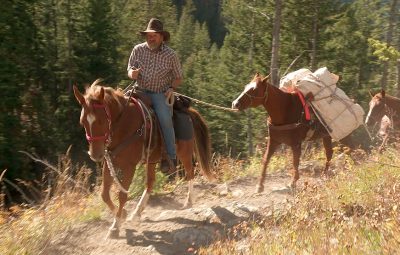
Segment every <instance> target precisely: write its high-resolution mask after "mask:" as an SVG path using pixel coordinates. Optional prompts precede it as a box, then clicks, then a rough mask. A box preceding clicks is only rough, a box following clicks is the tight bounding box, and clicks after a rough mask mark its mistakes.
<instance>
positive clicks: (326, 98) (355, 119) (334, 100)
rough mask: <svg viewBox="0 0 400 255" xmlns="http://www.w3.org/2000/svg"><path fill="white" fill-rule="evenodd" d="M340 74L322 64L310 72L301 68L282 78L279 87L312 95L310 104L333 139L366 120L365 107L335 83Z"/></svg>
mask: <svg viewBox="0 0 400 255" xmlns="http://www.w3.org/2000/svg"><path fill="white" fill-rule="evenodd" d="M338 80H339V76H337V75H336V74H334V73H331V72H329V71H328V69H327V68H326V67H322V68H320V69H318V70H317V71H315V72H314V73H311V71H310V70H308V69H300V70H297V71H295V72H293V73H289V74H288V75H286V76H285V77H283V78H282V79H281V81H280V86H279V87H280V88H281V89H282V90H284V91H287V92H292V91H295V90H299V91H300V92H301V93H302V94H303V95H308V94H310V93H311V94H312V95H313V96H312V98H311V99H309V104H310V106H311V107H312V109H313V110H314V112H315V114H316V116H317V118H318V119H319V120H320V121H321V123H322V124H323V125H324V126H325V128H326V130H327V131H328V132H329V134H330V135H331V137H332V139H334V140H336V141H339V140H341V139H343V138H344V137H346V136H348V135H349V134H350V133H351V132H353V131H354V130H355V129H356V128H358V127H359V126H360V125H361V124H363V121H364V114H365V113H364V110H363V109H362V107H361V106H360V105H359V104H356V103H354V102H353V100H351V99H350V98H349V97H348V96H347V95H346V94H345V93H344V91H343V90H341V89H340V88H338V87H337V86H336V83H337V82H338Z"/></svg>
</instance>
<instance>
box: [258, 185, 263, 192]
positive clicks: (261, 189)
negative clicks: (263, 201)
mask: <svg viewBox="0 0 400 255" xmlns="http://www.w3.org/2000/svg"><path fill="white" fill-rule="evenodd" d="M263 191H264V186H261V185H257V186H256V193H262V192H263Z"/></svg>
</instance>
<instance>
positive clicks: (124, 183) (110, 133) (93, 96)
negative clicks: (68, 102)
mask: <svg viewBox="0 0 400 255" xmlns="http://www.w3.org/2000/svg"><path fill="white" fill-rule="evenodd" d="M74 94H75V97H76V99H77V100H78V102H79V104H80V105H81V106H82V111H81V117H80V123H81V125H82V126H83V127H84V128H85V131H86V138H87V140H88V142H89V151H88V154H89V156H90V158H91V159H92V160H93V161H96V162H101V161H103V160H104V159H105V162H104V164H103V176H102V177H103V185H102V193H101V196H102V199H103V201H104V202H105V203H106V204H107V206H108V207H109V208H110V210H111V211H112V212H113V213H114V222H113V224H112V226H111V227H110V230H109V232H108V234H107V237H108V236H110V235H112V237H117V236H118V234H119V228H120V225H121V223H122V222H123V220H124V219H125V218H126V210H125V209H124V205H125V203H126V201H127V198H128V194H127V193H128V189H129V186H130V183H131V182H132V178H133V176H134V173H135V168H136V165H137V164H139V163H140V162H144V163H145V165H146V177H147V183H146V188H145V190H144V192H143V195H142V197H141V198H140V200H139V203H138V204H137V206H136V209H135V211H134V212H133V214H132V215H131V217H130V218H129V219H130V220H131V219H133V218H135V219H139V218H140V215H141V212H142V211H143V210H144V208H145V206H146V203H147V201H148V199H149V196H150V194H151V192H152V190H153V185H154V182H155V166H156V164H157V163H158V162H160V160H161V156H162V152H163V149H164V148H163V143H162V139H161V135H160V132H159V129H158V128H157V126H158V125H156V124H154V123H152V121H151V120H152V119H153V118H152V115H153V114H150V112H151V111H150V110H149V109H148V108H147V106H146V105H145V104H144V103H142V101H141V100H138V99H135V98H128V97H125V96H124V94H123V93H122V91H121V90H114V89H113V88H110V87H102V86H100V85H99V80H97V81H95V82H94V83H93V84H92V85H91V86H90V87H88V88H87V89H86V92H85V94H84V95H83V94H81V92H80V91H79V90H78V88H77V87H75V86H74ZM188 113H189V115H190V118H191V120H192V123H193V128H194V130H193V131H194V135H193V136H194V137H193V138H192V139H190V140H177V157H178V159H179V160H180V162H181V163H182V164H183V166H184V168H185V172H186V179H187V180H188V182H189V188H188V193H187V199H186V201H185V203H184V207H190V206H191V205H192V203H193V178H194V169H193V162H192V156H193V153H194V152H195V153H196V156H197V160H198V161H199V164H200V166H201V169H202V172H203V174H204V175H205V176H207V177H208V178H209V179H212V178H213V175H212V173H211V171H210V161H211V147H210V139H209V130H208V127H207V125H206V123H205V121H204V119H203V118H202V117H201V115H200V114H199V113H198V112H197V111H195V110H194V109H192V108H189V109H188ZM113 181H114V182H115V183H116V184H117V186H118V188H119V194H118V199H119V205H118V207H117V206H116V205H115V204H114V203H113V202H112V200H111V198H110V188H111V185H112V184H113Z"/></svg>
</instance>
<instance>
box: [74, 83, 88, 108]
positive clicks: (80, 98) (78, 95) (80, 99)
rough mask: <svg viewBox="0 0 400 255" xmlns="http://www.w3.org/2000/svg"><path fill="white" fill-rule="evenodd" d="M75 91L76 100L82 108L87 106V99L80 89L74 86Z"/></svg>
mask: <svg viewBox="0 0 400 255" xmlns="http://www.w3.org/2000/svg"><path fill="white" fill-rule="evenodd" d="M73 89H74V95H75V98H76V100H78V102H79V104H80V105H82V106H83V105H85V98H84V97H83V95H82V93H81V92H80V91H79V89H78V87H77V86H75V85H74V86H73Z"/></svg>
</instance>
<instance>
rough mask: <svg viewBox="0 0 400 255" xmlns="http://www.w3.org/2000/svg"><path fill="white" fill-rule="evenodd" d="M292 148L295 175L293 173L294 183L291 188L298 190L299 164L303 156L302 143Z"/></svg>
mask: <svg viewBox="0 0 400 255" xmlns="http://www.w3.org/2000/svg"><path fill="white" fill-rule="evenodd" d="M291 148H292V157H293V158H292V159H293V173H292V183H291V184H290V187H291V188H292V189H293V190H294V189H296V182H297V180H299V178H300V174H299V163H300V155H301V143H299V144H295V145H292V146H291Z"/></svg>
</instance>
